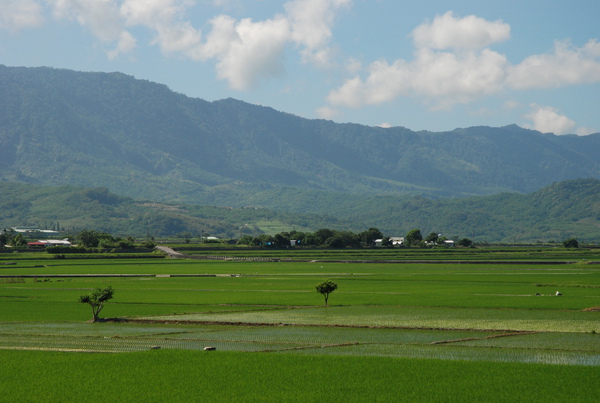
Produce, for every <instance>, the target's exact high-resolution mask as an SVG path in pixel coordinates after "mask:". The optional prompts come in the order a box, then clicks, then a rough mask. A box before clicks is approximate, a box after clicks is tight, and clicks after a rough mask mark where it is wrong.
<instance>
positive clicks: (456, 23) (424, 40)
mask: <svg viewBox="0 0 600 403" xmlns="http://www.w3.org/2000/svg"><path fill="white" fill-rule="evenodd" d="M412 36H413V38H414V42H415V45H416V46H417V47H418V48H431V49H438V50H442V49H471V50H473V49H481V48H484V47H486V46H489V45H491V44H492V43H496V42H502V41H505V40H507V39H509V38H510V25H508V24H505V23H503V22H502V21H501V20H498V21H494V22H492V21H487V20H485V19H483V18H480V17H477V16H474V15H469V16H467V17H464V18H456V17H454V14H453V12H452V11H448V12H447V13H445V14H444V15H438V16H436V17H435V19H434V20H433V22H432V23H431V24H422V25H420V26H418V27H417V28H416V29H415V30H414V31H413V33H412Z"/></svg>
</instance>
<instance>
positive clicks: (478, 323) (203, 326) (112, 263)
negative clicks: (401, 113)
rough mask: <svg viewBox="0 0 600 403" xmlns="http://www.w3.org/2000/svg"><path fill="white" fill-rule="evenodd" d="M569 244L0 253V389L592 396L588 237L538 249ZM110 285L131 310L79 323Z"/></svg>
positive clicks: (163, 395)
mask: <svg viewBox="0 0 600 403" xmlns="http://www.w3.org/2000/svg"><path fill="white" fill-rule="evenodd" d="M317 252H318V253H324V252H325V251H317ZM347 252H348V251H345V252H340V253H347ZM468 252H470V251H468ZM551 252H553V251H551ZM563 252H565V250H563V251H561V253H557V254H553V253H549V254H548V255H546V256H545V257H544V258H539V257H536V258H535V259H533V260H532V261H531V262H530V263H527V264H523V263H522V259H523V251H519V252H518V253H516V254H515V255H513V258H512V259H511V258H510V257H506V258H503V261H502V262H494V261H493V260H489V261H488V259H483V260H482V259H473V260H474V261H469V262H466V263H462V262H460V260H457V259H454V258H453V259H450V258H449V256H458V255H455V253H456V252H454V251H451V252H449V254H448V255H445V256H441V255H440V259H441V260H444V261H446V262H445V263H428V262H420V263H406V262H405V263H381V262H379V263H366V262H355V263H344V262H340V261H335V260H338V259H331V260H332V261H331V262H326V261H318V259H312V261H311V260H309V261H305V262H289V261H273V262H271V261H220V260H219V261H216V260H215V261H213V260H187V259H183V260H171V259H155V258H148V259H143V258H136V259H131V258H130V259H127V258H120V259H110V260H105V259H58V260H50V261H49V260H46V259H39V260H35V259H32V257H31V256H27V257H26V258H25V259H18V258H15V256H11V257H12V258H13V259H5V256H2V259H1V260H0V263H6V262H9V263H14V264H8V265H1V266H0V304H1V306H2V308H3V309H1V310H0V359H2V362H3V363H7V364H6V365H4V367H3V369H1V370H0V371H2V372H3V373H2V374H1V375H2V376H0V386H2V387H3V389H4V390H10V393H9V394H6V395H5V396H4V397H0V401H42V400H44V401H48V400H56V399H52V396H62V398H61V399H59V400H61V401H74V400H81V398H82V396H89V395H90V394H92V393H93V394H94V396H103V397H104V398H106V399H113V400H119V401H130V400H134V399H135V400H138V401H139V400H140V399H142V400H153V401H165V400H169V401H170V400H172V401H190V400H197V398H199V397H202V398H203V400H209V401H232V400H234V401H257V400H258V401H281V400H284V401H300V400H302V401H317V400H318V401H322V400H323V396H324V395H323V393H324V392H323V390H327V392H326V395H327V396H331V397H330V399H333V400H341V399H343V400H349V401H365V400H367V401H392V400H394V401H396V400H399V401H402V400H405V401H415V400H417V401H429V400H434V399H435V400H441V401H451V400H463V401H465V400H475V401H477V400H486V401H507V400H510V401H520V400H523V401H525V400H529V401H542V400H545V401H547V400H550V401H556V400H557V399H562V400H569V401H573V400H575V401H596V400H597V398H598V390H597V388H590V385H596V384H597V381H598V380H599V379H598V371H597V367H598V366H600V320H599V319H600V317H599V315H600V312H597V311H594V310H589V309H588V308H593V307H600V265H597V264H588V263H589V261H590V260H592V261H593V258H594V256H596V257H597V252H594V251H587V252H585V251H584V252H585V253H587V254H586V255H585V256H587V257H586V258H585V259H586V261H583V260H581V259H577V263H569V264H558V265H553V264H550V265H549V264H545V263H544V262H542V260H544V259H546V260H550V261H553V260H554V261H560V262H561V263H564V262H562V261H561V259H564V258H565V257H567V258H569V257H570V255H569V256H566V255H565V253H563ZM566 252H568V253H567V255H568V254H569V253H570V251H566ZM304 253H307V252H303V253H300V255H302V256H304V257H306V256H308V255H303V254H304ZM329 253H336V252H335V251H329ZM414 253H415V254H417V253H423V252H422V251H421V252H414ZM502 253H506V252H502ZM594 253H596V255H594ZM346 256H347V254H346ZM463 258H465V256H463ZM340 260H341V259H340ZM423 260H424V261H425V260H429V259H423ZM451 260H454V262H451ZM568 260H569V261H570V259H568ZM573 261H575V260H573ZM325 279H331V280H333V281H335V282H336V283H338V285H339V288H338V290H337V291H335V292H334V293H333V294H332V295H331V297H330V300H329V303H330V306H328V307H325V306H323V303H324V302H323V298H322V296H321V295H319V294H318V293H316V291H315V288H314V286H315V284H316V283H318V282H321V281H323V280H325ZM108 285H111V286H112V287H113V288H114V289H115V298H114V299H113V300H111V301H109V302H108V303H107V305H106V307H105V309H104V310H103V311H102V313H101V316H102V317H110V318H121V319H127V320H128V321H127V322H123V321H120V322H105V323H88V322H86V321H87V320H88V319H90V318H91V310H90V309H89V306H87V305H84V304H80V303H78V302H77V298H78V296H79V295H82V294H84V293H86V292H88V291H89V290H90V289H92V288H96V287H106V286H108ZM557 290H558V291H560V292H561V293H562V295H561V296H556V295H555V293H556V291H557ZM538 294H539V295H538ZM153 346H160V350H159V351H148V350H151V347H153ZM206 346H213V347H216V348H217V351H214V352H206V351H203V348H204V347H206ZM34 350H38V351H34ZM67 351H69V352H75V351H90V352H91V351H93V352H97V353H98V354H94V355H82V354H74V353H69V354H67V353H66V352H67ZM115 352H120V353H126V354H109V353H115ZM57 363H60V365H59V364H57ZM100 363H104V364H105V365H106V368H107V370H102V371H99V373H98V374H94V376H91V375H90V374H93V373H94V372H93V369H92V368H98V367H99V366H101V365H100ZM199 363H201V365H199ZM57 366H59V367H60V370H56V369H55V368H56V367H57ZM175 366H177V368H175ZM86 368H87V369H86ZM138 368H139V369H140V370H138ZM141 368H143V369H144V378H140V377H141V376H142V373H141V372H140V371H141ZM224 368H229V369H228V370H226V371H225V370H224ZM171 371H172V372H171ZM222 371H224V372H222ZM165 372H168V373H169V375H168V377H167V378H165V377H164V374H165ZM484 373H485V374H486V375H485V376H482V375H481V374H484ZM15 374H20V375H19V376H16V375H15ZM39 374H44V377H43V379H44V381H45V383H43V382H42V381H39V380H38V379H37V378H36V377H39V376H41V375H39ZM74 374H87V375H86V376H82V377H80V378H77V376H76V375H74ZM116 374H119V375H116ZM171 374H173V377H172V378H171ZM176 374H179V375H176ZM302 374H304V375H302ZM307 374H308V375H307ZM459 374H460V375H459ZM5 375H6V376H5ZM63 378H64V379H70V380H71V379H74V378H77V380H76V381H73V382H75V384H74V385H72V384H70V383H69V382H65V381H64V380H61V379H63ZM217 378H218V379H217ZM292 378H293V379H295V380H294V381H291V380H290V379H292ZM358 378H360V379H359V380H357V379H358ZM433 380H435V382H434V381H433ZM498 383H502V384H503V387H498V385H497V384H498ZM432 384H435V387H432ZM48 385H51V386H48ZM124 385H129V386H127V387H125V386H124ZM132 385H137V386H135V387H133V386H132ZM584 385H587V386H584ZM158 386H161V387H158ZM438 387H439V388H440V389H439V390H438V389H437V388H438ZM530 389H531V390H530ZM484 390H485V391H486V393H483V391H484ZM169 391H170V393H167V392H169ZM374 393H375V394H374ZM61 394H62V395H61ZM2 399H4V400H2ZM326 400H327V399H326Z"/></svg>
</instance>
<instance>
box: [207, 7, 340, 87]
mask: <svg viewBox="0 0 600 403" xmlns="http://www.w3.org/2000/svg"><path fill="white" fill-rule="evenodd" d="M348 4H350V0H295V1H291V2H288V3H286V4H285V5H284V9H285V11H286V14H285V15H283V14H280V15H276V16H275V17H273V18H272V19H267V20H263V21H253V20H251V19H248V18H246V19H242V20H239V21H237V20H235V19H233V18H232V17H229V16H226V15H221V16H218V17H216V18H214V19H212V20H211V27H212V29H211V31H210V33H208V35H206V40H205V42H204V43H203V44H202V46H201V50H200V54H201V57H202V59H203V60H208V59H216V60H217V66H216V67H217V75H218V77H219V78H221V79H225V80H227V81H228V82H229V85H230V86H231V87H232V88H234V89H237V90H245V89H248V88H252V87H254V86H256V85H257V84H258V83H259V82H260V80H261V79H268V78H271V77H276V76H280V75H282V74H283V73H284V72H285V67H284V63H283V59H284V54H285V50H286V47H287V45H288V44H290V43H296V44H297V45H299V46H301V47H302V50H301V55H302V59H303V61H304V62H311V63H314V64H316V65H327V64H329V61H330V49H329V47H328V46H329V43H330V41H331V37H332V33H331V26H332V25H333V20H334V17H335V12H336V11H337V9H339V8H340V7H342V6H344V5H348Z"/></svg>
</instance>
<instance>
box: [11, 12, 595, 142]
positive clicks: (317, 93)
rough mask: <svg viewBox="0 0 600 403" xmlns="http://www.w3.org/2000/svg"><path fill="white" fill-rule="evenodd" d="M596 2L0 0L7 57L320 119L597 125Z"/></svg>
mask: <svg viewBox="0 0 600 403" xmlns="http://www.w3.org/2000/svg"><path fill="white" fill-rule="evenodd" d="M599 16H600V1H598V0H569V1H566V0H563V1H561V0H556V1H547V0H487V1H482V0H456V1H448V0H439V1H438V0H421V1H418V2H415V1H410V2H409V1H403V0H287V1H285V0H284V1H276V0H195V1H194V0H0V64H4V65H6V66H27V67H38V66H48V67H55V68H66V69H72V70H78V71H101V72H114V71H119V72H122V73H125V74H128V75H132V76H134V77H136V78H138V79H145V80H150V81H153V82H158V83H161V84H165V85H167V86H168V87H169V88H171V89H172V90H173V91H176V92H178V93H182V94H185V95H187V96H190V97H194V98H202V99H205V100H208V101H214V100H218V99H224V98H229V97H231V98H235V99H239V100H242V101H246V102H249V103H253V104H259V105H265V106H270V107H272V108H274V109H276V110H279V111H283V112H287V113H291V114H295V115H298V116H302V117H305V118H309V119H316V118H319V119H329V120H333V121H336V122H353V123H359V124H364V125H369V126H382V127H392V126H403V127H406V128H409V129H411V130H415V131H419V130H429V131H449V130H453V129H455V128H461V127H471V126H494V127H498V126H505V125H509V124H518V125H519V126H522V127H525V128H529V129H534V130H539V131H541V132H545V133H546V132H549V133H554V134H557V135H563V134H577V135H587V134H591V133H597V132H600V113H599V112H600V24H598V17H599ZM0 113H1V111H0Z"/></svg>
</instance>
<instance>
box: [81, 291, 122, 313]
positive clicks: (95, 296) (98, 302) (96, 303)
mask: <svg viewBox="0 0 600 403" xmlns="http://www.w3.org/2000/svg"><path fill="white" fill-rule="evenodd" d="M113 294H114V290H113V289H112V287H111V286H108V287H106V288H105V289H102V288H96V289H95V290H94V291H92V292H90V293H89V294H87V295H82V296H80V297H79V302H81V303H82V304H89V305H90V306H91V307H92V315H93V318H92V322H97V321H98V315H99V314H100V311H101V310H102V308H104V303H105V302H106V301H108V300H109V299H111V298H112V297H113Z"/></svg>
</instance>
